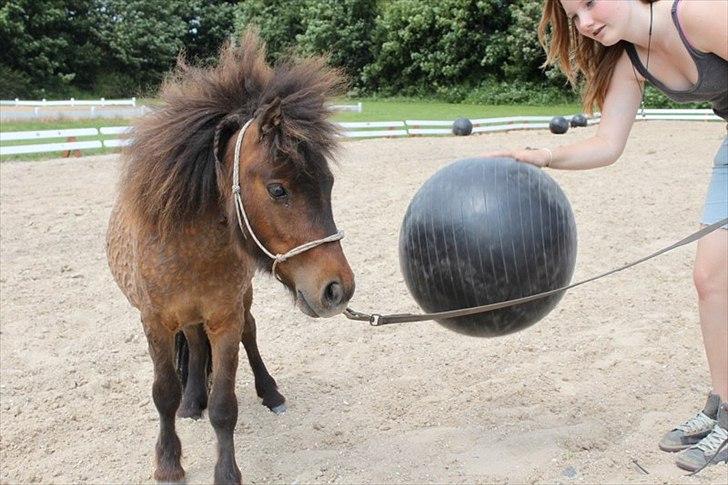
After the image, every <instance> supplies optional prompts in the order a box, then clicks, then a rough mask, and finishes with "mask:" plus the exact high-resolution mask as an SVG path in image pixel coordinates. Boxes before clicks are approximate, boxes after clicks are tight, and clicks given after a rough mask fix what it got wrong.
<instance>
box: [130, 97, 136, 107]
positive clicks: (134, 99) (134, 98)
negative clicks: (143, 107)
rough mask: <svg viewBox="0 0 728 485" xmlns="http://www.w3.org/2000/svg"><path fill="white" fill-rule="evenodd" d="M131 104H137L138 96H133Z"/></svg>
mask: <svg viewBox="0 0 728 485" xmlns="http://www.w3.org/2000/svg"><path fill="white" fill-rule="evenodd" d="M131 105H132V106H136V96H132V98H131Z"/></svg>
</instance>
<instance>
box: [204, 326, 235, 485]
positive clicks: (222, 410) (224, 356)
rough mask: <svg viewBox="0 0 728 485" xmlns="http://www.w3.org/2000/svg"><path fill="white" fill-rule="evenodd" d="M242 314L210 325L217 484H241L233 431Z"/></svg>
mask: <svg viewBox="0 0 728 485" xmlns="http://www.w3.org/2000/svg"><path fill="white" fill-rule="evenodd" d="M241 320H242V318H241V315H235V316H233V317H232V320H226V321H223V322H214V324H208V325H207V335H208V338H209V339H210V346H211V348H212V389H211V390H210V400H209V403H208V405H209V408H208V417H209V418H210V423H212V427H213V428H214V429H215V434H216V435H217V463H216V464H215V483H216V484H220V483H236V484H237V483H241V480H242V477H241V475H240V469H239V468H238V465H237V463H236V462H235V445H234V443H233V433H234V431H235V424H236V423H237V422H238V400H237V398H236V396H235V373H236V372H237V369H238V348H239V347H240V334H241V332H242V321H241Z"/></svg>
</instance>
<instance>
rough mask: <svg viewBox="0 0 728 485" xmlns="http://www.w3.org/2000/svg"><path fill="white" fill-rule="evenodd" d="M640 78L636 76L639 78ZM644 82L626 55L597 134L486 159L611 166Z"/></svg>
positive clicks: (565, 167) (621, 147) (614, 78)
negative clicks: (498, 157)
mask: <svg viewBox="0 0 728 485" xmlns="http://www.w3.org/2000/svg"><path fill="white" fill-rule="evenodd" d="M638 76H639V75H638ZM642 82H644V81H643V79H642V77H641V76H639V82H638V79H636V78H635V71H634V70H633V69H632V63H631V62H630V60H629V57H628V56H627V53H626V52H625V53H624V54H622V56H621V57H620V59H619V61H617V65H616V66H615V68H614V74H613V75H612V79H611V81H610V82H609V88H608V90H607V96H606V98H605V100H604V106H603V107H602V118H601V121H600V122H599V127H598V128H597V132H596V134H595V135H594V136H593V137H591V138H588V139H586V140H583V141H579V142H576V143H572V144H569V145H563V146H559V147H556V148H553V149H551V154H549V153H548V151H546V150H515V151H510V150H509V151H499V152H492V153H487V154H486V155H487V156H508V157H513V158H515V159H517V160H520V161H522V162H527V163H531V164H533V165H536V166H539V167H544V166H547V165H548V166H549V167H550V168H557V169H561V170H587V169H590V168H598V167H605V166H607V165H611V164H612V163H614V162H615V161H617V159H618V158H619V157H620V155H621V154H622V152H623V151H624V147H625V145H626V144H627V137H628V136H629V132H630V130H631V129H632V124H633V123H634V119H635V115H636V114H637V109H638V108H639V105H640V99H641V98H642V91H641V84H642Z"/></svg>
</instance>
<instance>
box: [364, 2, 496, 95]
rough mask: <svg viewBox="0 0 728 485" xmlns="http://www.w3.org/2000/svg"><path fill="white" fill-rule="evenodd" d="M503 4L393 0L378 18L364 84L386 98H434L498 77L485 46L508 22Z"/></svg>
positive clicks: (385, 5)
mask: <svg viewBox="0 0 728 485" xmlns="http://www.w3.org/2000/svg"><path fill="white" fill-rule="evenodd" d="M508 3H509V2H506V1H505V0H441V1H439V2H432V3H430V2H427V3H425V2H421V1H419V0H393V1H391V2H389V3H385V4H384V9H383V11H382V12H381V14H380V15H379V16H378V18H377V27H376V32H375V53H374V61H373V62H372V63H371V64H370V65H368V66H367V67H366V68H365V69H364V72H363V79H364V81H365V83H366V85H367V86H368V87H369V88H371V89H374V90H377V91H380V92H384V93H386V94H395V93H404V94H418V93H426V92H429V93H432V92H433V90H434V91H435V92H437V91H442V90H447V89H449V88H450V87H451V86H453V85H457V84H473V83H475V82H477V80H478V79H480V78H482V77H483V76H487V75H492V74H497V73H498V70H499V69H498V67H497V66H494V65H492V64H490V63H488V62H486V61H487V58H486V56H485V52H486V46H487V45H488V42H490V40H491V37H492V36H493V34H494V33H496V32H499V31H502V30H504V29H505V27H506V22H507V20H508V14H507V11H508V9H507V8H506V7H507V4H508Z"/></svg>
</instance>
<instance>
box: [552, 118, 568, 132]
mask: <svg viewBox="0 0 728 485" xmlns="http://www.w3.org/2000/svg"><path fill="white" fill-rule="evenodd" d="M549 130H551V133H553V134H555V135H563V134H564V133H566V132H567V131H569V120H567V119H566V118H564V117H563V116H554V117H553V118H551V121H550V122H549Z"/></svg>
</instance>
